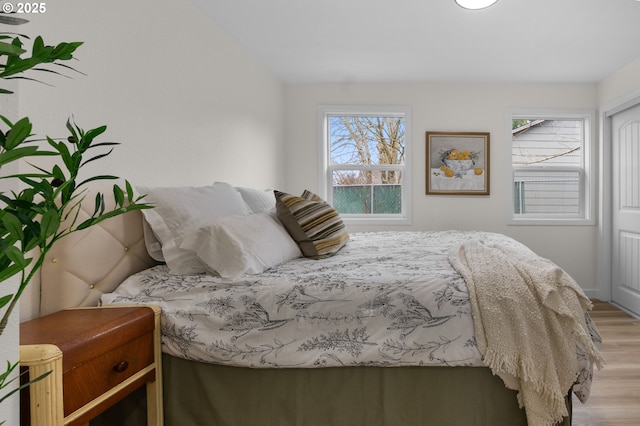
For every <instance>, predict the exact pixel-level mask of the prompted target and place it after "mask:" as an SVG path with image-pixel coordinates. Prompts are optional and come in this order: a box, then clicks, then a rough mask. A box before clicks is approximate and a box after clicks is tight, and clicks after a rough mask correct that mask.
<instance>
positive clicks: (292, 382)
mask: <svg viewBox="0 0 640 426" xmlns="http://www.w3.org/2000/svg"><path fill="white" fill-rule="evenodd" d="M106 194H108V192H105V197H106ZM88 199H92V198H91V195H89V196H88ZM87 204H90V203H87ZM83 214H85V213H83ZM142 223H143V219H142V215H141V213H140V212H137V211H134V212H130V213H127V214H125V215H121V216H118V217H115V218H112V219H109V220H108V221H105V222H103V223H101V224H99V225H97V226H94V227H92V228H89V229H87V230H85V231H83V232H78V233H76V234H72V235H70V236H68V237H65V238H64V239H63V240H61V241H59V242H58V243H57V244H56V246H55V247H54V248H53V249H52V250H51V251H50V252H49V254H48V255H47V258H46V259H45V262H44V265H43V267H42V269H41V274H40V279H39V280H36V281H35V282H33V283H31V285H30V287H29V288H28V292H25V294H24V295H23V298H22V300H21V311H22V312H21V320H26V319H30V318H34V317H37V316H40V315H45V314H48V313H52V312H56V311H58V310H61V309H65V308H70V307H77V306H95V305H97V304H98V301H99V298H100V296H101V294H103V293H106V292H111V291H113V290H114V289H115V288H116V287H117V286H118V284H119V283H120V282H122V281H123V280H124V279H125V278H126V277H127V276H129V275H131V274H133V273H135V272H138V271H141V270H143V269H146V268H149V267H151V266H153V265H155V264H156V263H157V262H156V261H154V260H153V259H152V258H151V257H150V256H149V255H148V253H147V251H146V248H145V244H144V236H143V227H142ZM162 362H163V375H164V377H163V383H164V413H165V425H168V426H171V425H185V424H189V425H200V424H203V425H204V424H206V425H228V426H239V425H252V424H260V425H263V426H280V425H282V426H291V425H302V426H307V425H309V426H322V425H332V426H357V425H363V426H364V425H366V426H376V425H380V426H385V425H387V426H389V425H393V426H394V425H406V426H418V425H437V426H446V425H465V426H472V425H478V426H481V425H500V424H504V425H506V424H508V425H511V426H517V425H526V424H527V422H526V416H525V413H524V410H522V409H520V408H519V407H518V403H517V398H516V393H515V391H512V390H509V389H506V388H505V386H504V384H503V383H502V381H501V379H499V378H498V377H497V376H493V375H492V374H491V372H490V370H489V369H488V368H482V367H391V368H382V367H342V368H322V369H249V368H238V367H228V366H221V365H212V364H204V363H199V362H195V361H186V360H183V359H180V358H176V357H173V356H169V355H166V354H165V355H163V361H162ZM567 405H568V408H569V413H571V397H570V396H568V397H567ZM144 413H145V397H144V392H142V394H140V393H137V394H136V393H134V394H133V395H132V396H131V397H130V398H129V399H128V400H125V401H123V402H122V405H121V406H119V407H116V408H115V409H112V410H109V411H108V412H106V413H105V414H104V415H103V416H102V418H101V419H97V420H96V421H93V422H92V425H93V424H95V425H100V424H122V425H127V424H131V425H134V424H141V423H144V421H142V422H141V421H140V418H141V417H140V416H144ZM142 418H144V417H142ZM570 424H571V419H570V418H566V419H565V421H564V422H563V423H562V425H565V426H568V425H570Z"/></svg>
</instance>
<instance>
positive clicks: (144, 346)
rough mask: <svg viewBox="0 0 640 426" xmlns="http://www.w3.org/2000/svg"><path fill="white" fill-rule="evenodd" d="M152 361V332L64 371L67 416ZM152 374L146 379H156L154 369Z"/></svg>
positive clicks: (65, 411) (65, 412)
mask: <svg viewBox="0 0 640 426" xmlns="http://www.w3.org/2000/svg"><path fill="white" fill-rule="evenodd" d="M153 361H154V354H153V333H152V332H151V333H147V334H145V335H143V336H140V337H138V338H136V340H132V341H131V342H128V343H126V344H124V345H122V346H120V347H118V348H115V349H113V350H111V351H109V352H106V353H104V354H102V355H100V356H98V357H96V358H93V359H90V360H87V361H86V362H85V363H83V364H81V365H77V366H74V368H72V369H71V370H69V371H65V372H64V373H63V376H62V387H63V392H64V395H65V398H64V415H65V416H68V415H69V414H71V413H72V412H74V411H75V410H77V409H78V408H80V407H82V406H83V405H85V404H86V403H88V402H90V401H92V400H94V399H95V398H97V397H98V396H100V395H102V394H103V393H105V392H106V391H108V390H109V389H111V388H113V387H115V386H116V385H118V384H120V383H122V382H123V381H125V380H126V379H128V378H129V377H131V376H133V375H134V374H135V373H137V372H138V371H140V370H142V369H143V368H144V367H146V366H148V365H151V364H152V363H153ZM149 374H150V376H149V377H147V378H146V379H147V380H148V381H153V380H154V375H155V371H151V372H150V373H149Z"/></svg>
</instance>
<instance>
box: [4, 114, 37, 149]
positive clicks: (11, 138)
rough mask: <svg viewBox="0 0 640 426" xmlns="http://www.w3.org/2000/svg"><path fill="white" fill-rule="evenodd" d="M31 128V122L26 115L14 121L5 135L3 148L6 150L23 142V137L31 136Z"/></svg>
mask: <svg viewBox="0 0 640 426" xmlns="http://www.w3.org/2000/svg"><path fill="white" fill-rule="evenodd" d="M31 128H32V125H31V122H30V121H29V118H27V117H24V118H21V119H20V120H18V121H16V122H15V124H14V125H13V127H11V130H10V131H9V134H8V135H7V139H6V141H5V143H4V146H5V148H6V149H7V150H11V149H13V148H15V147H16V146H18V145H20V144H21V143H23V142H24V141H25V139H27V138H28V137H29V136H31Z"/></svg>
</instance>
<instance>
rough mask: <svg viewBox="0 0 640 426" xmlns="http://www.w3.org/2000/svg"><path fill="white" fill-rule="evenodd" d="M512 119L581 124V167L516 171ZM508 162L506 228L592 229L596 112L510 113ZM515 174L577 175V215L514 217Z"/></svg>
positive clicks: (537, 168) (542, 110) (537, 110)
mask: <svg viewBox="0 0 640 426" xmlns="http://www.w3.org/2000/svg"><path fill="white" fill-rule="evenodd" d="M515 119H534V120H582V121H583V126H584V135H583V143H582V148H583V154H582V164H581V165H580V166H553V165H551V166H544V167H540V166H535V167H517V166H514V164H513V157H512V156H513V133H512V122H513V120H515ZM507 127H508V131H507V140H508V141H509V143H508V147H509V148H508V155H509V157H508V161H509V163H508V164H509V167H508V169H509V180H510V183H509V189H508V190H509V197H508V200H509V203H508V205H507V209H508V216H507V217H508V218H509V219H508V224H509V225H595V223H596V219H595V211H596V210H595V208H596V163H595V139H596V138H595V135H596V132H595V112H594V111H593V110H554V109H511V110H510V111H509V113H508V120H507ZM517 170H530V171H544V170H549V171H558V172H561V171H572V172H574V171H578V174H579V185H580V191H579V213H576V214H573V213H530V214H526V213H525V214H521V213H520V214H516V213H515V186H516V182H515V173H516V171H517Z"/></svg>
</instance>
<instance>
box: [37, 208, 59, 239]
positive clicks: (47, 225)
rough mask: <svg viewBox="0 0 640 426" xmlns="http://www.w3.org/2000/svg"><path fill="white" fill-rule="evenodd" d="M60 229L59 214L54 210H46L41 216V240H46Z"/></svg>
mask: <svg viewBox="0 0 640 426" xmlns="http://www.w3.org/2000/svg"><path fill="white" fill-rule="evenodd" d="M59 227H60V212H59V211H57V210H55V209H50V210H47V211H46V212H45V213H44V214H43V215H42V220H41V221H40V236H41V238H42V239H43V240H46V239H47V238H49V237H50V236H52V235H54V234H55V233H56V232H57V231H58V228H59Z"/></svg>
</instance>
